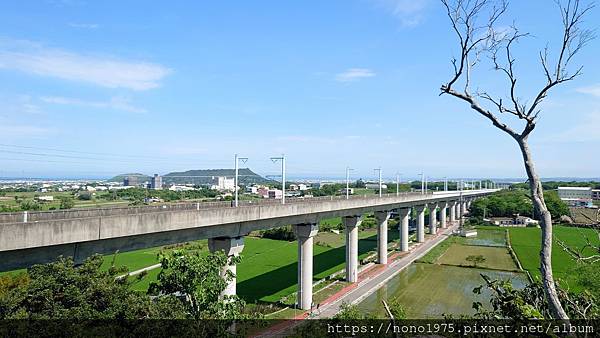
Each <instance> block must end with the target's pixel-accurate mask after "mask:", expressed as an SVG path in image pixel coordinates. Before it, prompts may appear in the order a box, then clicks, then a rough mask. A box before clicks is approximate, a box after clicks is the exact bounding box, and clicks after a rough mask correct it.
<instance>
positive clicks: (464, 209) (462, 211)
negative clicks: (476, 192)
mask: <svg viewBox="0 0 600 338" xmlns="http://www.w3.org/2000/svg"><path fill="white" fill-rule="evenodd" d="M461 209H462V210H461V212H460V216H461V217H462V216H464V215H466V214H467V201H464V202H462V203H461Z"/></svg>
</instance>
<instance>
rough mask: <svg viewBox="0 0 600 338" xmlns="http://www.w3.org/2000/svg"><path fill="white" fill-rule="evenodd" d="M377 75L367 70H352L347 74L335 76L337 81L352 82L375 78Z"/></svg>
mask: <svg viewBox="0 0 600 338" xmlns="http://www.w3.org/2000/svg"><path fill="white" fill-rule="evenodd" d="M373 76H375V73H374V72H373V71H372V70H370V69H367V68H350V69H348V70H346V71H345V72H342V73H339V74H337V75H336V76H335V79H336V81H339V82H352V81H358V80H360V79H364V78H368V77H373Z"/></svg>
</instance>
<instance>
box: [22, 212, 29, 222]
mask: <svg viewBox="0 0 600 338" xmlns="http://www.w3.org/2000/svg"><path fill="white" fill-rule="evenodd" d="M28 216H29V212H27V210H25V211H23V223H27V218H28Z"/></svg>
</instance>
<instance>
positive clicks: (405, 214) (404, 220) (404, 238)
mask: <svg viewBox="0 0 600 338" xmlns="http://www.w3.org/2000/svg"><path fill="white" fill-rule="evenodd" d="M411 211H412V209H411V208H402V209H400V210H399V213H400V251H403V252H406V251H408V219H409V217H410V212H411Z"/></svg>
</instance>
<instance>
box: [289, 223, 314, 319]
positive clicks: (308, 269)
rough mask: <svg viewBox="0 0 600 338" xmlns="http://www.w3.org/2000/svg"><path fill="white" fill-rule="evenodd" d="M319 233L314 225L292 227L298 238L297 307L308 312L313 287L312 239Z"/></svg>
mask: <svg viewBox="0 0 600 338" xmlns="http://www.w3.org/2000/svg"><path fill="white" fill-rule="evenodd" d="M318 231H319V226H318V225H317V224H316V223H307V224H297V225H294V232H295V233H296V237H298V296H297V299H298V307H299V308H300V309H302V310H310V309H311V306H312V286H313V237H314V236H315V235H316V234H317V232H318Z"/></svg>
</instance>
